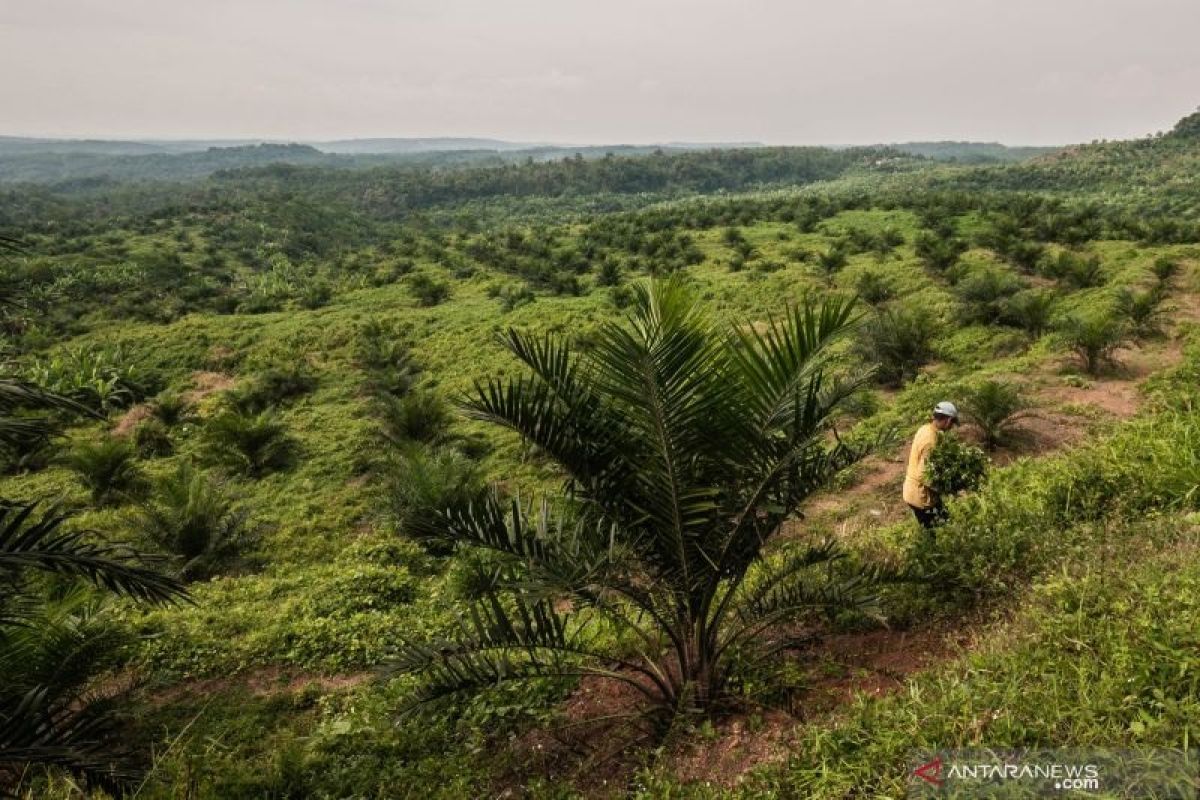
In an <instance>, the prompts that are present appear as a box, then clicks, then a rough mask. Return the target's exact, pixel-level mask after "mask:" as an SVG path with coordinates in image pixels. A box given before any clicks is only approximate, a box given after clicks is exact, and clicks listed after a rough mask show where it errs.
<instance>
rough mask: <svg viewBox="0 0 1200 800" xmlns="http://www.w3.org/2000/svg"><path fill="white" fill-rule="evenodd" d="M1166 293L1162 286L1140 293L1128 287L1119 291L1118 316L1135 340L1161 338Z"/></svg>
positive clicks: (1123, 287)
mask: <svg viewBox="0 0 1200 800" xmlns="http://www.w3.org/2000/svg"><path fill="white" fill-rule="evenodd" d="M1165 299H1166V291H1165V290H1164V289H1163V288H1162V285H1161V284H1160V285H1158V286H1155V287H1154V288H1152V289H1147V290H1145V291H1142V292H1139V291H1135V290H1134V289H1131V288H1130V287H1128V286H1122V287H1121V288H1120V289H1118V290H1117V295H1116V304H1115V308H1116V312H1117V316H1119V317H1120V318H1121V319H1123V320H1124V321H1125V323H1126V324H1127V325H1128V326H1129V332H1130V333H1131V334H1132V335H1133V337H1134V338H1135V339H1139V340H1144V339H1152V338H1154V337H1156V336H1161V335H1162V332H1163V324H1164V322H1165V320H1166V316H1167V310H1166V308H1165V307H1164V306H1163V301H1164V300H1165Z"/></svg>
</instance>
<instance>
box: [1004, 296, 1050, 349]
mask: <svg viewBox="0 0 1200 800" xmlns="http://www.w3.org/2000/svg"><path fill="white" fill-rule="evenodd" d="M1057 306H1058V297H1057V295H1056V294H1055V293H1054V292H1052V291H1050V290H1048V289H1027V290H1025V291H1023V292H1017V293H1016V294H1014V295H1013V296H1012V297H1010V298H1008V301H1007V302H1006V303H1005V305H1004V311H1003V313H1002V314H1001V321H1003V322H1005V323H1008V324H1010V325H1015V326H1016V327H1018V328H1020V329H1022V330H1024V331H1025V332H1027V333H1028V334H1029V335H1030V336H1032V337H1033V338H1034V339H1038V338H1040V337H1041V335H1042V334H1043V333H1045V332H1046V331H1047V330H1049V328H1050V323H1051V321H1052V320H1053V319H1054V310H1055V308H1056V307H1057Z"/></svg>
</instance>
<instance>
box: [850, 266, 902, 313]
mask: <svg viewBox="0 0 1200 800" xmlns="http://www.w3.org/2000/svg"><path fill="white" fill-rule="evenodd" d="M854 291H855V292H857V293H858V296H859V297H861V298H862V299H863V300H864V301H866V302H868V303H870V304H871V305H873V306H874V305H879V304H880V303H883V302H884V301H886V300H891V299H892V297H893V296H894V295H895V294H896V289H895V287H894V286H893V285H892V282H891V281H889V280H888V279H887V277H886V276H884V275H882V274H880V273H878V272H864V273H862V274H861V275H859V276H858V280H857V281H855V283H854Z"/></svg>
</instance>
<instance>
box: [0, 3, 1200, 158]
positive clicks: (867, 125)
mask: <svg viewBox="0 0 1200 800" xmlns="http://www.w3.org/2000/svg"><path fill="white" fill-rule="evenodd" d="M1197 42H1200V0H737V2H733V0H721V1H718V0H603V2H600V1H599V0H587V1H586V2H585V1H583V0H437V2H430V0H419V1H416V0H0V76H2V77H0V134H7V135H36V136H55V137H108V138H151V137H155V138H239V137H245V138H258V137H262V138H270V139H284V140H296V141H303V140H309V141H313V140H321V139H334V138H355V137H375V136H421V137H427V136H486V137H495V138H502V139H509V140H515V141H525V142H555V143H571V144H616V143H634V142H636V143H646V142H670V141H688V142H718V141H720V142H729V141H757V142H764V143H769V144H867V143H875V142H895V141H909V140H941V139H955V140H962V139H970V140H982V141H1002V142H1005V143H1008V144H1063V143H1073V142H1083V141H1091V140H1093V139H1105V138H1107V139H1116V138H1131V137H1137V136H1142V135H1145V134H1148V133H1153V132H1155V131H1158V130H1166V129H1169V128H1170V127H1171V126H1172V125H1173V124H1174V122H1175V121H1176V120H1177V119H1179V118H1180V117H1182V116H1184V115H1185V114H1188V113H1190V112H1191V111H1194V110H1195V109H1196V108H1197V106H1198V105H1200V46H1197Z"/></svg>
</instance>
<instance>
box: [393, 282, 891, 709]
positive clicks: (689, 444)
mask: <svg viewBox="0 0 1200 800" xmlns="http://www.w3.org/2000/svg"><path fill="white" fill-rule="evenodd" d="M632 308H633V310H632V313H631V315H630V318H629V319H628V321H627V324H617V323H612V324H609V325H607V326H605V327H604V328H602V329H601V331H600V332H599V334H598V335H597V336H596V337H595V338H594V340H593V341H592V343H591V346H590V347H589V348H588V349H587V351H586V352H584V353H576V352H572V350H571V349H570V347H569V345H568V343H567V342H566V341H564V340H563V339H562V338H559V337H553V336H549V337H545V338H539V337H535V336H531V335H526V334H523V333H520V332H517V331H509V332H508V333H507V334H506V335H505V337H504V341H505V344H506V345H507V348H508V349H509V350H510V351H511V353H512V354H513V355H514V356H516V358H517V359H518V360H519V361H520V362H521V363H522V365H523V367H524V373H523V374H521V375H519V376H516V377H511V378H507V379H493V380H490V381H488V382H486V383H482V384H478V385H477V386H476V389H475V391H474V392H473V394H472V395H471V396H470V398H469V399H468V400H467V401H466V403H465V408H466V410H467V412H468V414H469V415H471V416H472V417H474V418H476V419H479V420H484V421H487V422H491V423H494V424H497V425H500V426H504V427H506V428H509V429H511V430H513V431H516V432H517V433H518V434H520V435H521V436H522V437H523V438H524V439H525V440H526V441H527V442H529V443H531V444H533V445H535V446H536V447H537V448H539V449H540V450H541V451H543V452H544V453H545V454H546V455H547V456H549V458H550V459H552V460H553V461H554V462H555V463H556V464H557V465H558V467H559V468H561V471H562V473H563V475H564V476H565V482H564V486H563V491H562V493H561V494H560V495H558V496H555V497H553V498H546V499H542V500H540V501H536V502H523V501H522V500H520V499H512V500H504V499H502V498H501V497H500V496H499V495H498V494H495V493H493V494H490V495H485V497H484V499H482V500H478V501H475V502H473V503H470V504H467V505H458V506H454V507H445V508H433V509H428V510H426V513H424V514H421V515H416V517H415V519H414V521H413V522H412V523H411V526H410V527H411V528H412V531H413V532H414V533H417V534H419V535H421V536H423V537H429V538H440V539H442V540H445V541H447V542H450V543H455V544H457V545H459V546H464V547H468V548H481V549H485V550H489V551H493V553H494V554H496V557H497V558H499V560H500V561H501V562H502V564H503V566H502V567H501V568H500V569H498V570H497V571H496V572H494V573H493V574H492V576H491V588H490V590H489V591H488V592H487V593H486V595H485V596H484V598H483V599H482V601H480V603H479V604H478V605H477V606H475V607H474V608H473V609H472V611H471V613H470V614H468V615H465V616H464V617H463V619H462V621H461V622H460V624H459V625H458V626H457V628H456V629H455V630H454V631H453V632H452V633H450V634H449V635H447V636H445V637H444V638H441V639H438V640H435V641H432V642H422V643H409V644H408V645H407V646H406V647H405V648H404V650H403V652H402V655H401V657H400V658H399V660H398V663H397V665H396V668H397V670H398V671H400V672H404V673H409V674H415V675H417V676H418V678H419V681H418V682H419V689H418V690H417V693H416V694H415V695H414V700H413V704H412V705H413V707H416V706H419V705H421V704H424V703H428V702H434V701H438V700H441V699H445V698H447V697H451V696H454V695H456V694H459V693H462V692H470V691H474V690H478V689H481V688H486V687H489V686H493V685H496V684H498V683H501V682H504V681H512V680H530V679H539V678H546V677H554V676H560V677H561V676H592V677H594V678H599V679H609V680H614V681H620V682H622V683H625V684H627V685H629V686H631V687H633V688H634V689H635V690H636V692H638V693H640V695H641V696H643V697H644V699H645V701H646V702H645V703H644V709H645V711H646V712H647V713H648V714H649V715H650V716H651V718H652V719H654V720H656V721H657V722H659V723H663V724H665V723H669V721H670V720H672V719H673V718H675V717H676V716H677V715H678V714H680V713H689V712H699V713H713V712H715V711H718V710H720V709H721V708H722V707H724V706H725V705H726V704H727V703H728V701H730V700H731V699H733V696H734V694H735V683H736V678H737V666H736V665H737V664H739V663H742V664H744V663H746V659H748V658H750V659H753V658H758V657H768V656H771V655H773V654H776V653H778V652H779V651H780V650H782V649H784V648H786V647H787V646H788V645H789V644H790V643H792V642H793V641H794V640H792V639H789V637H788V636H787V635H785V634H784V633H783V631H784V630H785V625H786V624H787V623H791V622H795V621H796V620H797V619H798V618H804V617H806V616H816V615H818V614H820V613H821V612H828V611H831V610H834V609H845V608H847V607H853V606H863V605H866V604H868V603H869V602H870V591H871V588H870V584H871V581H870V579H869V577H868V576H867V575H866V574H865V573H863V572H862V571H861V570H855V569H851V568H849V567H848V566H847V565H846V563H845V561H843V560H842V559H841V555H840V554H839V552H838V551H837V549H836V547H835V546H834V545H833V544H832V543H830V542H807V543H805V542H801V541H795V540H792V541H788V542H787V543H786V544H785V543H782V542H779V543H777V542H776V540H777V539H779V538H780V537H779V533H780V530H781V528H782V526H783V524H784V522H785V521H786V520H788V519H789V517H792V516H793V515H794V514H795V513H796V511H797V508H798V506H799V505H800V504H801V502H802V501H803V500H804V499H805V498H806V497H808V496H809V495H810V494H811V493H813V492H814V491H816V490H817V489H819V488H821V487H823V486H825V485H826V484H827V483H828V482H829V480H830V479H831V478H832V477H833V476H834V474H835V473H837V472H838V471H839V470H841V469H842V468H844V467H845V466H847V465H849V464H850V463H852V462H853V461H854V460H856V459H857V458H858V457H859V456H860V455H861V454H862V452H861V450H859V449H858V448H855V447H851V446H849V445H847V444H845V443H843V442H842V441H841V440H839V439H838V437H837V435H836V431H835V430H834V421H835V417H836V415H837V413H838V411H839V408H840V406H841V405H842V403H843V402H844V401H845V400H846V399H847V397H848V396H849V395H850V394H851V393H852V392H853V391H854V390H856V389H857V388H859V387H860V386H861V385H862V383H863V380H864V378H865V376H864V375H860V374H851V373H849V372H848V371H846V370H844V369H842V368H841V366H840V364H839V362H838V360H837V359H836V358H835V351H837V350H838V348H836V347H835V345H836V344H837V343H838V342H839V341H840V340H842V339H843V337H845V336H846V335H847V334H848V333H849V332H850V331H851V329H852V328H853V326H854V324H855V323H856V320H857V315H856V313H855V311H854V307H853V301H849V300H843V299H832V300H828V301H826V302H824V303H822V304H820V305H817V304H813V303H806V304H805V305H803V306H802V307H799V308H794V309H791V310H789V311H788V313H787V315H786V316H785V317H784V319H783V320H782V321H777V322H773V323H772V324H770V325H768V326H766V327H765V329H764V330H757V329H753V328H737V329H729V330H724V329H722V328H721V327H720V326H718V325H717V324H715V323H714V322H713V321H712V320H711V318H710V317H709V316H708V315H707V314H706V313H705V312H704V310H703V309H702V308H701V307H700V306H699V305H698V304H697V303H696V301H695V300H694V299H693V297H692V296H691V295H690V293H689V292H688V291H687V290H686V288H685V287H684V285H683V284H682V283H681V282H680V281H679V280H677V279H672V280H671V281H669V282H666V283H658V284H654V285H651V286H650V287H649V288H646V287H638V289H637V292H636V299H635V302H634V304H633V307H632ZM777 545H778V546H777Z"/></svg>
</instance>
